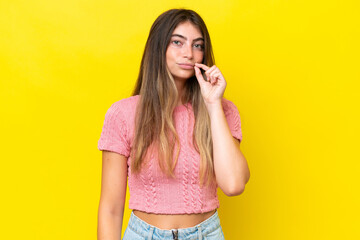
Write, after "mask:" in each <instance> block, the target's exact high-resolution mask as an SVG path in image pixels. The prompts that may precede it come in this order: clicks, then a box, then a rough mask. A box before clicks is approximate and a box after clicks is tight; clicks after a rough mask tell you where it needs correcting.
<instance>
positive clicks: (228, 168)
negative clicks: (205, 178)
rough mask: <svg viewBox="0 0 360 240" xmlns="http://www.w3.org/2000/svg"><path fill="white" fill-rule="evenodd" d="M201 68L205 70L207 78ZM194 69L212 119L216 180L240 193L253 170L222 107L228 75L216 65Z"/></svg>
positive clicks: (228, 190)
mask: <svg viewBox="0 0 360 240" xmlns="http://www.w3.org/2000/svg"><path fill="white" fill-rule="evenodd" d="M200 68H202V69H203V70H205V75H206V80H205V79H204V77H203V75H202V74H201V71H200ZM194 69H195V75H196V79H197V80H198V82H199V85H200V88H201V94H202V96H203V99H204V101H205V104H206V107H207V110H208V113H209V116H210V121H211V135H212V140H213V154H214V168H215V176H216V181H217V183H218V186H219V187H220V188H221V190H222V191H223V192H224V193H225V194H226V195H228V196H236V195H240V194H241V193H242V192H243V191H244V189H245V184H246V183H247V182H248V181H249V178H250V171H249V167H248V164H247V161H246V159H245V157H244V155H243V154H242V152H241V151H240V146H239V145H240V142H239V141H238V140H237V139H234V137H233V136H232V134H231V131H230V129H229V126H228V123H227V121H226V117H225V114H224V111H223V108H222V104H221V99H222V96H223V94H224V91H225V88H226V81H225V78H224V76H223V75H222V73H221V72H220V70H219V68H218V67H216V66H215V65H213V66H212V67H208V66H206V65H204V64H199V63H196V64H195V66H194Z"/></svg>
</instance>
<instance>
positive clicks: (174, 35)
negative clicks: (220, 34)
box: [171, 34, 204, 42]
mask: <svg viewBox="0 0 360 240" xmlns="http://www.w3.org/2000/svg"><path fill="white" fill-rule="evenodd" d="M171 37H179V38H183V39H185V40H187V38H186V37H184V36H183V35H180V34H173V35H171ZM200 40H201V41H204V38H202V37H199V38H195V39H194V40H193V42H196V41H200Z"/></svg>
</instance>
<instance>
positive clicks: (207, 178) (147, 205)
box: [98, 9, 250, 240]
mask: <svg viewBox="0 0 360 240" xmlns="http://www.w3.org/2000/svg"><path fill="white" fill-rule="evenodd" d="M225 87H226V81H225V79H224V77H223V75H222V73H221V72H220V70H219V69H218V68H217V67H216V66H215V65H214V59H213V54H212V47H211V42H210V36H209V33H208V31H207V28H206V26H205V23H204V22H203V20H202V19H201V17H200V16H199V15H198V14H197V13H196V12H194V11H191V10H186V9H172V10H169V11H166V12H164V13H163V14H161V15H160V16H159V17H158V18H157V19H156V20H155V22H154V23H153V25H152V27H151V30H150V34H149V37H148V40H147V43H146V46H145V51H144V54H143V57H142V61H141V66H140V73H139V76H138V79H137V83H136V86H135V89H134V92H133V94H132V96H131V97H129V98H125V99H122V100H119V101H117V102H115V103H114V104H112V105H111V107H110V108H109V109H108V111H107V113H106V115H105V121H104V126H103V131H102V133H101V137H100V140H99V142H98V148H99V149H100V150H102V151H103V153H102V158H103V170H102V185H101V197H100V205H99V212H98V239H99V240H115V239H116V240H118V239H120V236H121V228H122V223H123V213H124V204H125V195H126V186H127V178H128V181H129V183H128V184H129V191H130V200H129V208H130V209H133V211H132V213H131V216H130V219H129V223H128V226H127V228H126V231H125V233H124V238H123V239H125V240H127V239H131V240H136V239H189V240H190V239H216V240H219V239H224V234H223V232H222V228H221V225H220V220H219V217H218V213H217V208H218V207H219V201H218V197H217V187H220V188H221V190H222V191H223V192H224V193H225V194H226V195H228V196H235V195H239V194H241V193H242V192H243V191H244V188H245V184H246V183H247V182H248V180H249V177H250V173H249V169H248V165H247V162H246V159H245V157H244V156H243V154H242V153H241V151H240V147H239V145H240V141H241V140H242V132H241V123H240V115H239V112H238V109H237V107H236V106H235V105H234V104H233V103H232V102H231V101H229V100H227V99H225V98H223V93H224V91H225Z"/></svg>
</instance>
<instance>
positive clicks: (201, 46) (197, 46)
mask: <svg viewBox="0 0 360 240" xmlns="http://www.w3.org/2000/svg"><path fill="white" fill-rule="evenodd" d="M194 47H195V48H198V49H203V48H204V46H203V45H202V44H194Z"/></svg>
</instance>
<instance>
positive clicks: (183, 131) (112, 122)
mask: <svg viewBox="0 0 360 240" xmlns="http://www.w3.org/2000/svg"><path fill="white" fill-rule="evenodd" d="M139 97H140V96H139V95H136V96H131V97H129V98H124V99H122V100H119V101H117V102H115V103H113V104H112V105H111V106H110V108H109V109H108V110H107V112H106V114H105V120H104V125H103V128H102V132H101V136H100V139H99V141H98V149H99V150H108V151H112V152H116V153H119V154H121V155H124V156H125V157H127V164H128V184H129V191H130V200H129V208H130V209H137V210H141V211H144V212H149V213H157V214H192V213H204V212H209V211H211V210H214V209H216V208H218V207H219V200H218V196H217V184H216V183H215V184H212V185H211V186H208V187H206V186H204V187H202V188H201V187H200V178H199V170H200V154H199V153H198V152H196V150H195V149H194V147H193V146H192V134H193V130H194V126H195V118H194V112H193V110H192V106H191V104H190V103H187V104H185V105H181V106H177V107H176V108H175V110H174V113H173V117H174V124H175V128H176V131H177V133H178V135H179V139H180V154H179V159H178V162H177V165H176V167H175V176H176V179H173V178H170V177H167V176H166V175H165V174H164V173H163V172H162V171H161V169H160V167H159V165H158V162H157V153H156V152H151V153H149V154H148V155H147V158H146V159H145V161H146V167H145V168H143V169H142V170H141V172H140V174H139V175H135V174H132V173H131V168H130V167H129V166H130V163H131V161H132V160H131V158H130V157H129V156H130V151H131V149H132V145H133V140H134V130H135V110H136V106H137V103H138V100H139ZM222 106H223V110H224V113H225V117H226V120H227V123H228V125H229V128H230V131H231V134H232V135H233V137H235V138H236V139H238V140H240V141H241V140H242V132H241V122H240V115H239V111H238V109H237V107H236V106H235V105H234V104H233V103H232V102H231V101H229V100H227V99H225V98H223V99H222ZM174 156H175V153H174Z"/></svg>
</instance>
